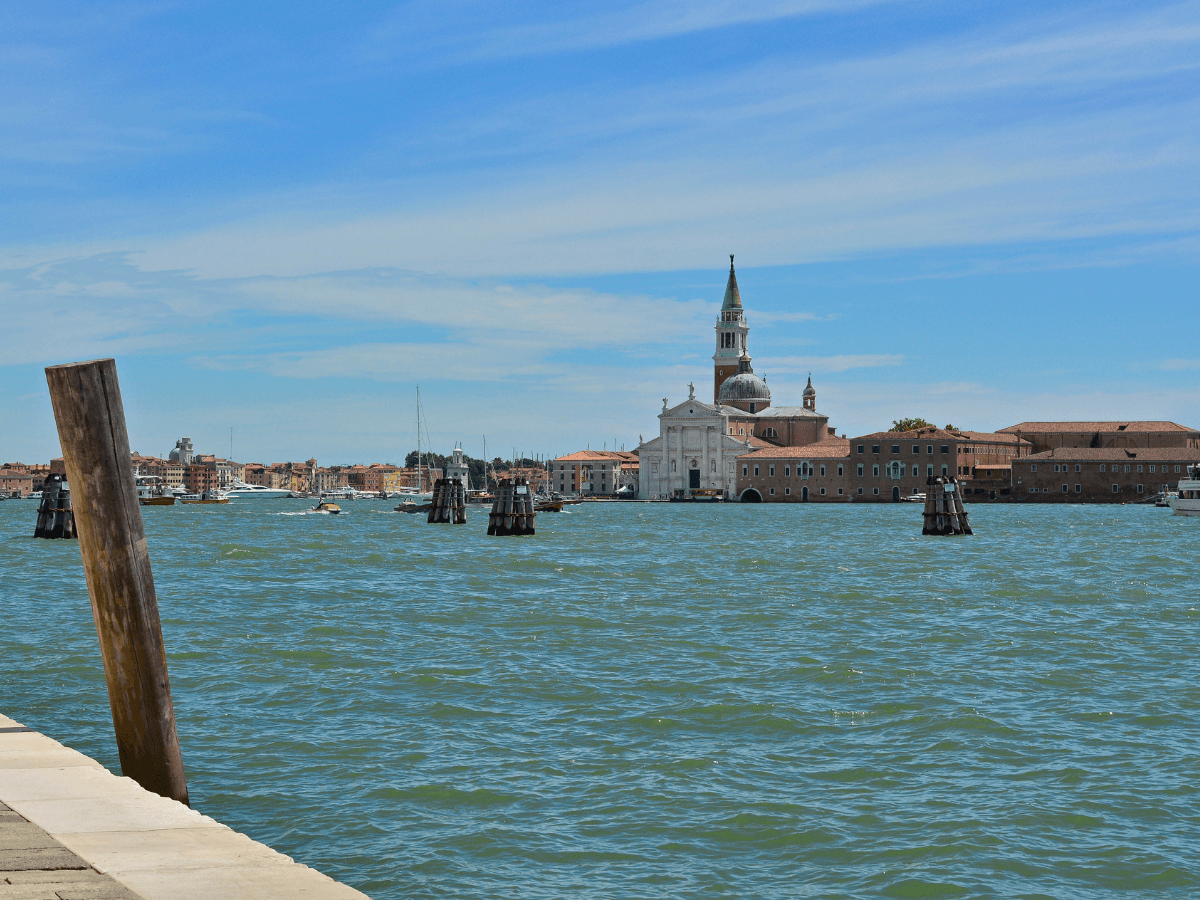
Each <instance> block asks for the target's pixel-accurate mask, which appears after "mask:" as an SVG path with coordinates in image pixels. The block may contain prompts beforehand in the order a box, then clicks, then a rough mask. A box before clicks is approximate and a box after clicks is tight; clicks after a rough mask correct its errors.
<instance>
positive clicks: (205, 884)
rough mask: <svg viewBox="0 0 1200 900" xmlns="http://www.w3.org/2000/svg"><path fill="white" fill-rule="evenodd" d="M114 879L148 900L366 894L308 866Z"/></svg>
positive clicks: (327, 898) (325, 899) (161, 872)
mask: <svg viewBox="0 0 1200 900" xmlns="http://www.w3.org/2000/svg"><path fill="white" fill-rule="evenodd" d="M113 877H114V878H116V879H117V880H118V881H120V882H121V883H123V884H125V885H127V886H128V887H129V888H131V889H132V890H134V891H136V892H137V893H138V894H140V895H141V896H142V897H145V898H147V900H159V898H162V900H168V898H169V900H214V898H216V897H220V898H221V900H263V898H267V897H270V898H275V897H279V898H283V897H289V898H292V897H294V898H299V900H363V898H365V897H366V894H363V893H362V892H360V891H356V890H355V889H354V888H352V887H349V886H348V885H344V884H342V883H341V882H338V881H334V880H333V879H332V878H330V877H329V876H328V875H324V874H322V873H320V872H318V871H317V870H316V869H310V868H308V866H303V865H300V864H299V863H292V864H291V865H290V866H245V867H243V866H230V867H226V868H221V869H208V870H205V869H171V868H160V869H143V870H140V871H137V872H128V873H114V874H113Z"/></svg>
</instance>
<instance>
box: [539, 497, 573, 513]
mask: <svg viewBox="0 0 1200 900" xmlns="http://www.w3.org/2000/svg"><path fill="white" fill-rule="evenodd" d="M564 503H566V501H565V500H563V499H562V498H561V497H560V498H559V499H557V500H543V501H541V502H540V503H536V504H534V507H533V511H534V512H562V508H563V504H564Z"/></svg>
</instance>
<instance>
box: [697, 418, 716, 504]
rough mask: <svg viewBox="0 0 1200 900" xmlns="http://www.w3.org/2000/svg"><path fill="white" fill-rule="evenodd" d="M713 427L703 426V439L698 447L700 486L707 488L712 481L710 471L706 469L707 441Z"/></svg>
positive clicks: (707, 464) (710, 436)
mask: <svg viewBox="0 0 1200 900" xmlns="http://www.w3.org/2000/svg"><path fill="white" fill-rule="evenodd" d="M712 432H713V427H712V426H711V425H705V426H704V434H703V440H704V443H703V445H702V446H701V448H700V473H701V474H700V487H703V488H707V487H709V486H710V482H711V481H712V473H711V472H710V471H709V470H708V467H709V463H708V442H709V440H710V439H711V438H712Z"/></svg>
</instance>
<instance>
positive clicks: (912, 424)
mask: <svg viewBox="0 0 1200 900" xmlns="http://www.w3.org/2000/svg"><path fill="white" fill-rule="evenodd" d="M933 427H934V426H933V424H932V423H930V422H926V421H925V420H924V419H896V420H895V421H894V422H892V427H891V430H892V431H916V430H917V429H918V428H933Z"/></svg>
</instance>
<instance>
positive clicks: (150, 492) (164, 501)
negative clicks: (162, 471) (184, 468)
mask: <svg viewBox="0 0 1200 900" xmlns="http://www.w3.org/2000/svg"><path fill="white" fill-rule="evenodd" d="M134 478H135V481H136V482H137V495H138V503H140V504H141V505H142V506H174V505H175V492H174V491H172V490H171V488H170V487H169V486H168V485H167V483H166V481H165V480H163V478H162V477H161V476H159V475H135V476H134Z"/></svg>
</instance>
